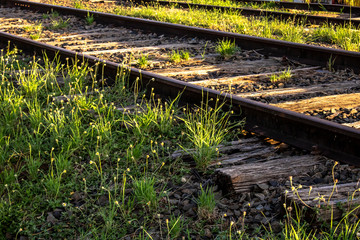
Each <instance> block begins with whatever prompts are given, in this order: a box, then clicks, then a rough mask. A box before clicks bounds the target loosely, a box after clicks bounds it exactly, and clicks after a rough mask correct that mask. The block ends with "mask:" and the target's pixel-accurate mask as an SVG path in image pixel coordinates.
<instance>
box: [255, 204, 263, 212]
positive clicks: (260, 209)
mask: <svg viewBox="0 0 360 240" xmlns="http://www.w3.org/2000/svg"><path fill="white" fill-rule="evenodd" d="M256 210H258V211H262V210H264V206H263V205H261V204H260V205H259V206H257V207H256Z"/></svg>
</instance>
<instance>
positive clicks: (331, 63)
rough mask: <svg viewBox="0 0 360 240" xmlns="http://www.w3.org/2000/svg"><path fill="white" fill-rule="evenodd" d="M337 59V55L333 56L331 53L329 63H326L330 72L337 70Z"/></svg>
mask: <svg viewBox="0 0 360 240" xmlns="http://www.w3.org/2000/svg"><path fill="white" fill-rule="evenodd" d="M335 60H336V57H335V58H333V57H332V55H331V56H330V58H329V60H328V62H327V64H326V65H327V68H328V70H329V71H330V72H333V71H335V69H334V65H335Z"/></svg>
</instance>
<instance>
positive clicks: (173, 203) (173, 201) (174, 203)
mask: <svg viewBox="0 0 360 240" xmlns="http://www.w3.org/2000/svg"><path fill="white" fill-rule="evenodd" d="M169 203H170V204H172V205H177V204H178V203H179V200H178V199H169Z"/></svg>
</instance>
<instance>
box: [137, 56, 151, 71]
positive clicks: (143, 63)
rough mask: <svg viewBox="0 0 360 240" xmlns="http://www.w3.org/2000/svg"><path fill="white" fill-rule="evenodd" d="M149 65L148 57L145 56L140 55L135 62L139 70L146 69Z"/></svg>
mask: <svg viewBox="0 0 360 240" xmlns="http://www.w3.org/2000/svg"><path fill="white" fill-rule="evenodd" d="M148 64H149V61H148V56H147V55H141V57H140V58H139V59H138V61H137V65H138V66H139V67H141V68H145V67H147V65H148Z"/></svg>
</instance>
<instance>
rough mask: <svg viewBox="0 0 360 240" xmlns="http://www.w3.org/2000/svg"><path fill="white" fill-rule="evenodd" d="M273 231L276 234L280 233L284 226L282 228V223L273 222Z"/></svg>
mask: <svg viewBox="0 0 360 240" xmlns="http://www.w3.org/2000/svg"><path fill="white" fill-rule="evenodd" d="M271 230H273V231H274V233H278V232H280V231H281V230H282V226H281V224H280V222H278V221H273V222H272V223H271Z"/></svg>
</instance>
